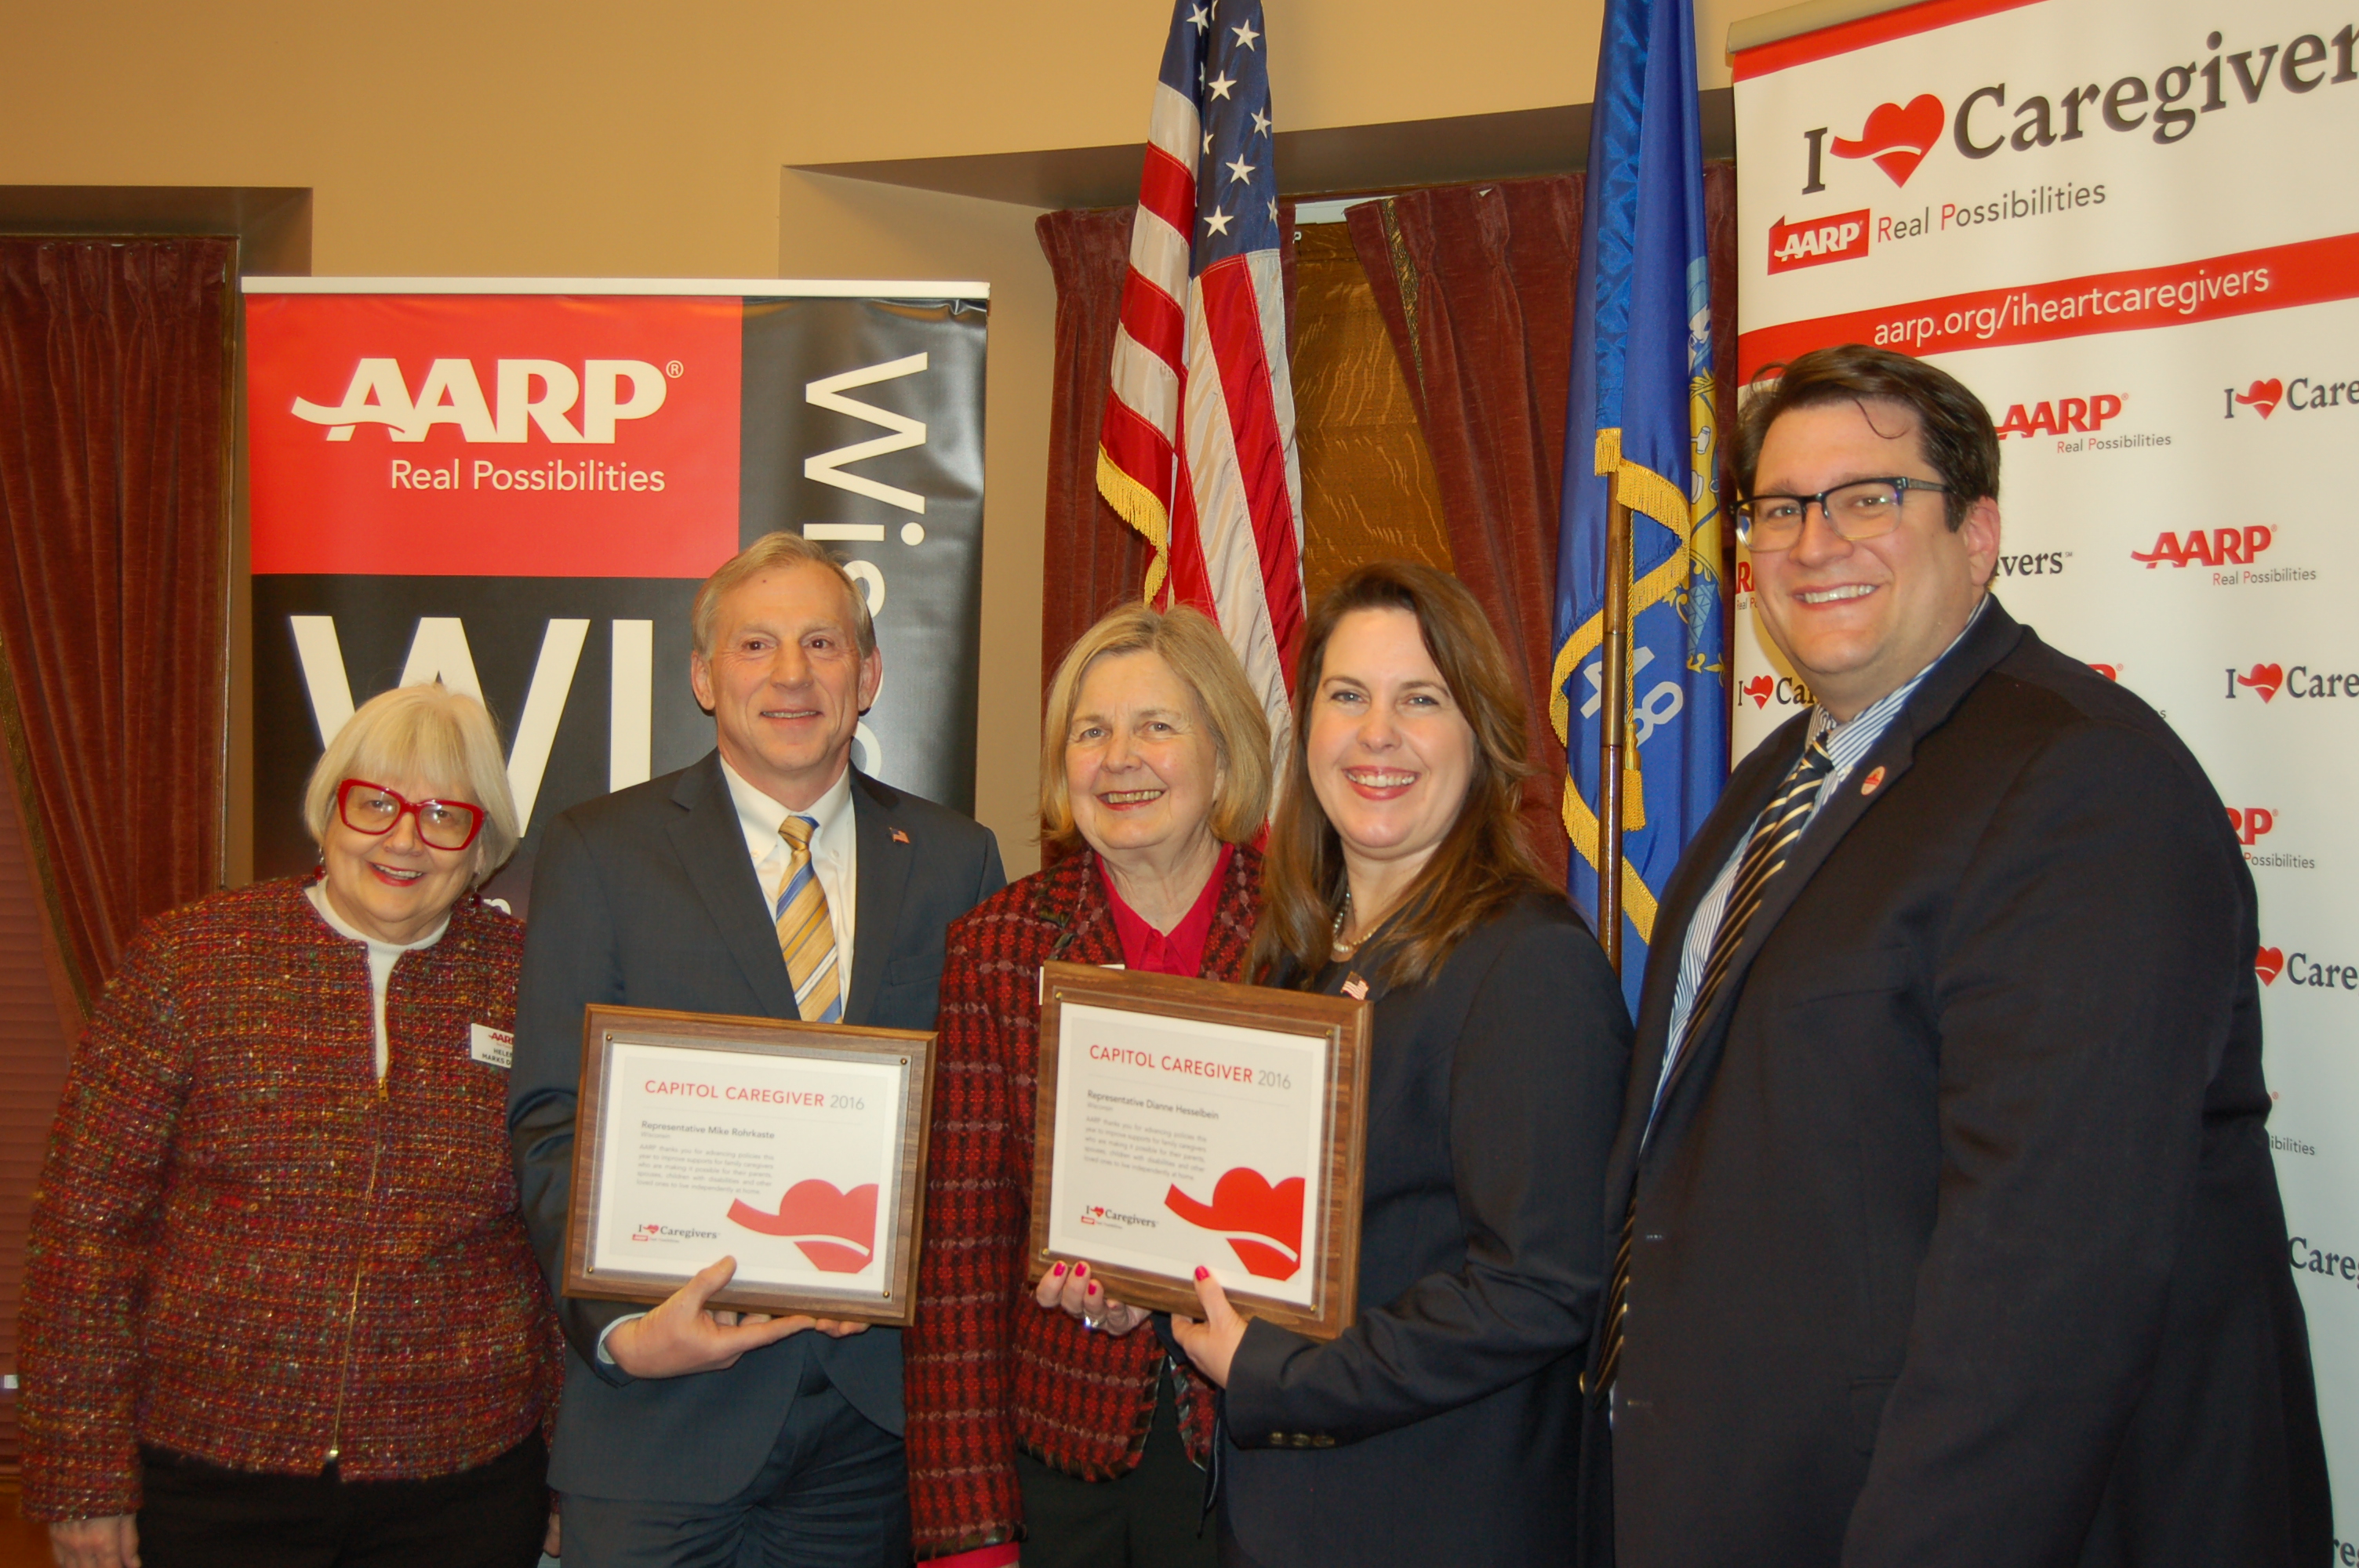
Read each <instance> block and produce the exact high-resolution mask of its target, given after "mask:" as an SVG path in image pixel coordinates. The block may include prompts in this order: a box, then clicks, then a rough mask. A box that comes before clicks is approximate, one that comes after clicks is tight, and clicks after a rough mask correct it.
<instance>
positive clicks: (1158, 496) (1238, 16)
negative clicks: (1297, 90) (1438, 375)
mask: <svg viewBox="0 0 2359 1568" xmlns="http://www.w3.org/2000/svg"><path fill="white" fill-rule="evenodd" d="M1261 22H1262V11H1261V6H1260V5H1259V4H1258V0H1179V4H1178V5H1175V6H1173V7H1172V12H1171V37H1170V40H1169V43H1167V44H1166V45H1165V46H1164V49H1163V69H1162V70H1161V72H1160V73H1159V75H1158V79H1157V84H1156V89H1155V114H1154V118H1153V124H1152V126H1151V129H1150V130H1149V132H1148V134H1147V168H1146V170H1145V172H1144V174H1143V175H1142V176H1141V177H1140V179H1139V186H1138V217H1137V220H1136V222H1134V223H1133V224H1132V226H1131V231H1130V276H1129V278H1128V280H1127V281H1126V282H1125V284H1124V286H1123V297H1122V325H1121V327H1120V329H1119V330H1117V331H1116V332H1115V334H1114V387H1113V395H1112V396H1111V397H1110V398H1108V399H1107V402H1106V415H1105V427H1104V428H1103V431H1101V432H1100V434H1099V437H1098V490H1099V492H1101V493H1103V495H1104V496H1105V498H1106V500H1107V501H1108V502H1109V503H1112V504H1113V506H1114V510H1115V511H1116V512H1118V513H1120V514H1122V515H1123V517H1124V519H1125V521H1127V522H1128V523H1129V524H1131V526H1133V527H1135V528H1136V529H1137V530H1138V531H1139V532H1140V533H1142V534H1144V535H1147V542H1148V543H1150V544H1151V545H1153V546H1155V559H1154V561H1153V563H1152V564H1151V565H1149V566H1148V568H1147V599H1148V600H1150V601H1151V602H1153V603H1155V604H1157V605H1158V606H1162V607H1169V605H1171V604H1173V603H1175V602H1177V603H1182V604H1190V605H1193V606H1194V607H1195V608H1197V609H1198V610H1201V611H1204V613H1206V614H1207V615H1210V616H1212V619H1213V620H1215V621H1217V622H1219V623H1220V626H1221V629H1222V631H1223V632H1224V633H1227V635H1228V639H1229V643H1230V645H1231V646H1233V647H1234V648H1235V649H1236V651H1237V656H1238V657H1239V658H1240V659H1242V660H1243V661H1244V663H1245V673H1246V675H1247V676H1250V677H1251V679H1252V681H1253V684H1254V687H1255V688H1256V690H1257V691H1259V692H1260V694H1261V698H1262V706H1263V708H1265V709H1266V710H1267V712H1268V714H1269V721H1270V731H1271V735H1272V738H1273V740H1274V741H1275V742H1276V744H1277V754H1278V755H1279V756H1280V757H1283V756H1284V755H1285V751H1286V745H1287V737H1288V730H1289V728H1290V722H1289V717H1288V707H1287V683H1288V678H1289V677H1290V676H1291V675H1292V673H1293V670H1294V654H1295V650H1296V649H1297V648H1298V647H1299V644H1300V643H1301V641H1302V470H1301V468H1300V465H1299V462H1298V461H1297V460H1296V457H1295V450H1294V388H1293V384H1292V381H1291V379H1290V377H1289V376H1288V373H1287V362H1286V300H1285V296H1284V294H1283V292H1282V290H1281V287H1280V283H1279V277H1278V256H1277V247H1278V232H1277V175H1276V172H1275V171H1274V169H1273V168H1272V167H1271V165H1272V156H1271V154H1272V145H1273V140H1272V128H1271V125H1270V117H1269V61H1268V58H1267V53H1268V49H1267V40H1266V39H1265V38H1263V37H1262V29H1261ZM1183 432H1184V435H1183Z"/></svg>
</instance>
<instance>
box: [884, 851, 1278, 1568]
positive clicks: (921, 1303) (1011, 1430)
mask: <svg viewBox="0 0 2359 1568" xmlns="http://www.w3.org/2000/svg"><path fill="white" fill-rule="evenodd" d="M1260 905H1261V857H1260V856H1259V855H1257V854H1256V853H1255V852H1254V851H1253V850H1252V849H1248V848H1245V847H1244V846H1239V847H1238V849H1237V851H1236V853H1235V854H1234V856H1232V857H1231V858H1230V860H1229V870H1228V881H1227V885H1226V886H1224V887H1223V889H1222V890H1221V895H1220V902H1219V904H1218V906H1217V908H1216V910H1215V912H1214V914H1213V916H1212V935H1211V936H1210V937H1209V938H1208V939H1207V940H1206V942H1205V944H1204V963H1203V968H1202V970H1201V973H1202V975H1203V977H1204V978H1205V979H1215V980H1235V979H1243V978H1244V969H1245V952H1246V949H1247V948H1248V947H1250V946H1252V944H1253V928H1254V919H1255V916H1256V914H1257V913H1258V912H1259V909H1260ZM1050 959H1063V960H1065V961H1067V962H1070V963H1075V964H1118V963H1120V962H1122V940H1121V938H1120V937H1119V936H1117V935H1115V933H1114V916H1113V914H1112V912H1111V909H1110V907H1109V906H1108V904H1107V903H1106V895H1105V882H1104V880H1103V873H1102V872H1101V871H1099V869H1098V857H1097V856H1096V855H1095V854H1094V853H1092V852H1089V851H1086V850H1085V851H1083V852H1082V853H1081V854H1078V855H1073V856H1071V857H1070V858H1068V859H1066V860H1063V861H1060V863H1059V864H1057V865H1055V866H1052V867H1050V868H1049V870H1047V871H1040V872H1038V873H1037V874H1036V875H1033V876H1029V877H1027V878H1025V879H1024V880H1023V881H1019V882H1016V883H1015V884H1014V885H1012V886H1010V887H1007V888H1006V889H1003V890H1002V891H1001V892H999V893H998V894H997V895H996V896H995V897H994V898H992V899H991V900H990V901H989V902H988V903H984V904H982V905H980V906H979V907H977V908H976V909H974V910H973V912H972V913H970V914H966V915H964V916H962V918H961V919H960V920H959V921H958V923H957V924H956V925H952V926H951V930H950V950H949V958H948V962H947V964H946V966H945V968H943V971H942V1003H941V1022H940V1024H939V1026H938V1027H939V1029H940V1042H939V1044H938V1046H937V1050H938V1052H939V1058H938V1064H937V1065H936V1068H935V1076H934V1121H933V1134H932V1141H931V1143H930V1145H929V1152H928V1155H927V1173H926V1249H925V1255H924V1257H923V1258H922V1259H921V1260H919V1266H918V1314H917V1321H916V1322H915V1323H913V1324H912V1325H910V1327H909V1328H908V1330H907V1331H906V1332H905V1333H904V1334H903V1336H902V1338H901V1347H902V1363H903V1368H904V1378H903V1387H904V1392H905V1397H906V1399H907V1400H908V1444H909V1512H910V1516H911V1521H912V1524H913V1526H914V1529H915V1540H916V1545H917V1550H918V1555H919V1557H920V1558H929V1557H939V1556H944V1555H947V1554H949V1553H951V1552H962V1551H967V1550H969V1549H972V1548H973V1547H977V1546H984V1545H988V1544H990V1543H992V1542H995V1541H1012V1540H1014V1539H1015V1538H1016V1529H1017V1526H1018V1525H1019V1524H1020V1523H1021V1521H1022V1519H1023V1512H1024V1510H1023V1503H1022V1499H1021V1498H1019V1497H1018V1496H1017V1492H1016V1469H1015V1454H1016V1448H1017V1447H1018V1446H1019V1445H1020V1446H1022V1447H1023V1448H1024V1449H1025V1450H1026V1451H1027V1452H1028V1453H1030V1454H1034V1455H1035V1456H1036V1457H1038V1458H1039V1459H1040V1460H1041V1461H1043V1462H1044V1463H1046V1464H1048V1465H1053V1466H1054V1467H1055V1468H1057V1469H1059V1470H1062V1471H1064V1472H1065V1473H1067V1474H1068V1475H1072V1476H1081V1477H1082V1479H1084V1480H1092V1481H1103V1480H1111V1479H1113V1478H1114V1477H1115V1476H1124V1475H1127V1474H1129V1473H1130V1471H1132V1470H1133V1469H1135V1468H1136V1467H1137V1465H1138V1461H1139V1456H1140V1454H1142V1453H1143V1452H1144V1451H1145V1449H1146V1446H1147V1425H1148V1423H1149V1422H1150V1421H1151V1420H1152V1418H1153V1416H1154V1413H1155V1379H1156V1376H1157V1373H1158V1368H1161V1367H1162V1365H1163V1362H1164V1355H1163V1349H1162V1346H1160V1344H1158V1341H1157V1339H1156V1337H1155V1335H1154V1333H1153V1332H1152V1331H1151V1330H1148V1329H1139V1330H1136V1331H1135V1332H1133V1333H1130V1334H1127V1335H1125V1336H1122V1337H1120V1338H1118V1339H1117V1338H1114V1337H1112V1336H1107V1335H1103V1334H1090V1333H1087V1332H1085V1331H1084V1330H1083V1329H1082V1326H1081V1325H1079V1324H1078V1323H1076V1322H1074V1321H1073V1320H1072V1319H1071V1317H1068V1316H1067V1315H1066V1314H1063V1313H1054V1312H1043V1311H1042V1310H1041V1309H1040V1308H1039V1307H1038V1305H1037V1304H1035V1303H1034V1302H1033V1300H1032V1291H1031V1287H1030V1286H1028V1285H1027V1284H1026V1283H1025V1268H1024V1264H1025V1256H1024V1253H1025V1248H1026V1247H1027V1245H1028V1243H1029V1238H1030V1230H1031V1224H1032V1203H1031V1196H1032V1125H1033V1110H1034V1092H1035V1089H1036V1087H1037V1084H1038V1062H1039V1024H1040V1009H1039V994H1040V988H1039V977H1040V966H1041V965H1042V964H1043V963H1044V962H1047V961H1049V960H1050ZM1179 1377H1180V1389H1181V1390H1182V1391H1181V1396H1180V1434H1181V1436H1182V1438H1183V1439H1184V1440H1185V1442H1186V1444H1187V1446H1188V1452H1189V1454H1190V1456H1191V1457H1193V1458H1194V1459H1196V1460H1197V1461H1198V1462H1199V1463H1201V1462H1202V1461H1203V1459H1204V1457H1205V1455H1206V1454H1208V1453H1209V1452H1210V1451H1211V1446H1212V1420H1213V1415H1214V1413H1215V1412H1214V1400H1212V1398H1210V1397H1202V1396H1208V1395H1210V1394H1211V1392H1212V1390H1208V1389H1205V1388H1204V1387H1203V1386H1202V1385H1201V1384H1199V1383H1196V1382H1195V1381H1193V1380H1192V1379H1189V1378H1188V1376H1187V1374H1186V1373H1185V1372H1180V1374H1179Z"/></svg>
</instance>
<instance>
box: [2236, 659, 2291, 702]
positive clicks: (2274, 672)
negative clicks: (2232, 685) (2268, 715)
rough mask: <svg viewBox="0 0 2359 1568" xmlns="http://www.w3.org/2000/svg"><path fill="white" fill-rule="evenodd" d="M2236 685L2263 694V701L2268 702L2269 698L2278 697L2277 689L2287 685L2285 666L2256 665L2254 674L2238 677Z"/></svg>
mask: <svg viewBox="0 0 2359 1568" xmlns="http://www.w3.org/2000/svg"><path fill="white" fill-rule="evenodd" d="M2236 684H2237V685H2238V686H2242V687H2251V688H2252V689H2253V690H2255V691H2257V692H2259V693H2260V694H2261V700H2262V701H2263V702H2267V701H2268V700H2269V698H2271V697H2275V696H2277V687H2281V686H2283V685H2285V666H2284V665H2254V666H2253V671H2252V674H2250V675H2242V676H2237V677H2236Z"/></svg>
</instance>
